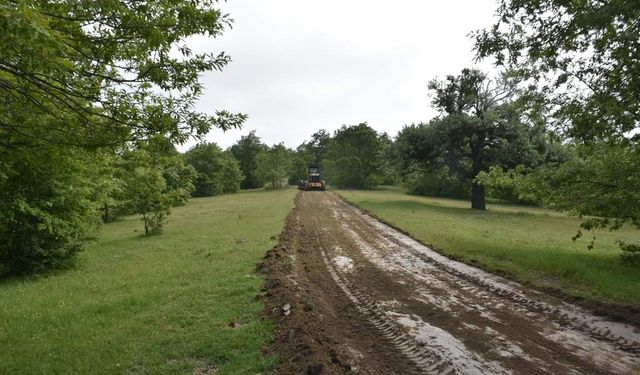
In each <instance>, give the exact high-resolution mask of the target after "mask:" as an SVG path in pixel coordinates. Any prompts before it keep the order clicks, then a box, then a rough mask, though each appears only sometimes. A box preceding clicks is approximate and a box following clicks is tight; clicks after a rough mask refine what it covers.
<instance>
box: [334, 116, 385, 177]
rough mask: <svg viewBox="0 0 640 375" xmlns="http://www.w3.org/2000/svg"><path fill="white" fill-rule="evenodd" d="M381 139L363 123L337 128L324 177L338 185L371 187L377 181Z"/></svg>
mask: <svg viewBox="0 0 640 375" xmlns="http://www.w3.org/2000/svg"><path fill="white" fill-rule="evenodd" d="M379 156H380V139H379V138H378V133H377V132H376V131H375V130H374V129H372V128H371V127H369V125H367V123H366V122H363V123H360V124H358V125H352V126H346V125H343V126H342V127H341V128H340V129H338V130H336V132H335V133H334V135H333V140H332V142H331V145H330V146H329V150H328V151H327V154H326V158H325V163H324V164H325V174H326V176H327V180H328V181H329V182H330V183H332V184H335V185H336V186H340V187H351V188H371V187H373V186H375V185H377V184H378V182H379V180H380V176H379V173H380V160H379Z"/></svg>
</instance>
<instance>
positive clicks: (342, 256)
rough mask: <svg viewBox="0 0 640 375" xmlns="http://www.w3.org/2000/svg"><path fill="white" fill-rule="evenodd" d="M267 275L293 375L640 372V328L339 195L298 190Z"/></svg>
mask: <svg viewBox="0 0 640 375" xmlns="http://www.w3.org/2000/svg"><path fill="white" fill-rule="evenodd" d="M261 268H263V270H264V271H265V273H266V274H267V286H266V290H267V294H268V296H267V297H268V298H267V299H266V301H267V311H268V313H269V314H270V316H271V317H272V318H274V319H275V320H276V321H277V322H278V328H277V334H276V341H275V344H276V345H275V346H276V348H278V354H279V355H280V356H281V358H283V361H284V363H285V364H286V365H285V366H281V368H280V373H282V374H305V373H306V374H318V375H320V374H371V375H374V374H380V375H382V374H384V375H387V374H434V375H448V374H461V375H462V374H464V375H466V374H473V375H485V374H487V375H488V374H492V375H506V374H532V375H534V374H535V375H542V374H553V375H556V374H558V375H560V374H572V375H579V374H589V375H591V374H594V375H595V374H602V375H605V374H633V375H635V374H640V331H639V330H637V327H633V326H629V325H625V324H621V323H615V322H611V321H609V320H606V319H604V318H601V317H598V316H595V315H592V314H589V313H588V312H586V311H585V310H582V309H581V308H578V307H576V306H574V305H571V304H567V303H564V302H562V301H560V300H558V299H557V298H555V297H551V296H548V295H546V294H544V293H540V292H537V291H533V290H530V289H529V288H526V287H524V286H522V285H520V284H518V283H515V282H511V281H508V280H505V279H503V278H501V277H499V276H496V275H492V274H489V273H486V272H485V271H482V270H480V269H477V268H475V267H472V266H469V265H466V264H463V263H460V262H456V261H453V260H451V259H449V258H446V257H444V256H443V255H441V254H439V253H437V252H435V251H433V250H431V249H429V248H428V247H426V246H424V245H422V244H420V243H419V242H417V241H415V240H414V239H412V238H411V237H409V236H407V235H404V234H402V233H400V232H399V231H397V230H395V229H393V228H391V227H389V226H388V225H386V224H383V223H381V222H380V221H378V220H376V219H375V218H373V217H372V216H369V215H367V214H366V213H364V212H362V211H361V210H359V209H358V208H356V207H353V206H351V205H349V204H347V203H345V202H344V201H343V200H341V199H340V198H338V197H337V196H336V195H335V194H332V193H323V192H308V193H300V194H298V195H297V197H296V206H295V208H294V210H293V211H292V212H291V214H290V215H289V218H288V219H287V225H286V228H285V230H284V231H283V234H282V235H281V242H280V244H279V245H278V246H277V247H276V248H274V250H271V251H270V252H269V253H268V254H267V256H266V257H265V260H264V261H263V264H262V266H261ZM283 305H285V306H286V305H289V306H288V307H287V309H286V314H282V311H284V310H283V309H282V306H283Z"/></svg>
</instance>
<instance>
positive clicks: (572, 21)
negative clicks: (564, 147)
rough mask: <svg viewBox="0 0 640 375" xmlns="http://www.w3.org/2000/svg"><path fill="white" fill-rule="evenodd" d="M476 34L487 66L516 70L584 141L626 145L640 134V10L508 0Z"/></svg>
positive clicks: (621, 0) (591, 2) (595, 1)
mask: <svg viewBox="0 0 640 375" xmlns="http://www.w3.org/2000/svg"><path fill="white" fill-rule="evenodd" d="M498 15H499V21H498V22H497V23H496V24H495V25H493V26H492V27H491V28H489V29H487V30H483V31H479V32H476V33H475V39H476V50H477V53H478V56H479V57H480V58H484V57H488V56H493V57H495V59H496V62H497V63H498V64H502V65H507V66H509V67H510V68H513V69H517V70H519V71H520V72H522V73H523V75H524V76H525V77H527V78H529V79H530V83H532V84H535V85H537V87H538V88H539V89H540V92H541V93H542V94H543V95H542V96H541V98H543V99H548V101H547V104H548V105H549V108H550V109H551V110H553V111H554V114H555V116H554V118H555V119H556V120H557V123H558V125H560V126H561V127H562V128H563V129H566V130H567V131H568V134H569V135H571V136H573V137H575V138H577V139H581V140H586V141H590V140H597V139H609V140H611V139H618V140H620V139H621V138H624V137H625V135H628V132H630V131H632V130H634V129H638V127H639V126H640V100H638V98H640V2H638V1H628V0H607V1H601V0H585V1H559V0H539V1H526V0H501V1H500V6H499V8H498Z"/></svg>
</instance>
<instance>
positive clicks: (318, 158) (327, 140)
mask: <svg viewBox="0 0 640 375" xmlns="http://www.w3.org/2000/svg"><path fill="white" fill-rule="evenodd" d="M330 145H331V135H329V133H328V132H327V131H326V130H324V129H320V130H318V131H317V132H315V133H313V134H312V135H311V140H310V141H309V143H307V144H306V146H307V150H308V151H309V152H310V153H311V155H312V156H313V160H311V163H312V164H313V165H316V166H317V167H318V168H321V169H322V165H323V162H324V159H325V157H326V156H327V152H328V151H329V146H330Z"/></svg>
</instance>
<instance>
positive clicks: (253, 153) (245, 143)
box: [230, 130, 267, 189]
mask: <svg viewBox="0 0 640 375" xmlns="http://www.w3.org/2000/svg"><path fill="white" fill-rule="evenodd" d="M266 147H267V146H265V145H264V144H263V143H262V140H260V137H258V136H257V135H256V131H255V130H252V131H251V132H249V134H247V135H245V136H242V137H240V140H239V141H238V142H237V143H236V144H234V145H233V146H231V148H230V151H231V153H232V154H233V156H234V157H235V158H236V160H237V161H238V163H239V164H240V170H241V171H242V174H243V175H244V180H242V183H240V187H241V188H242V189H255V188H258V187H262V186H264V180H262V179H261V178H260V176H259V174H258V170H257V168H258V164H257V160H256V158H257V157H258V154H259V153H260V152H261V151H264V150H265V149H266Z"/></svg>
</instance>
